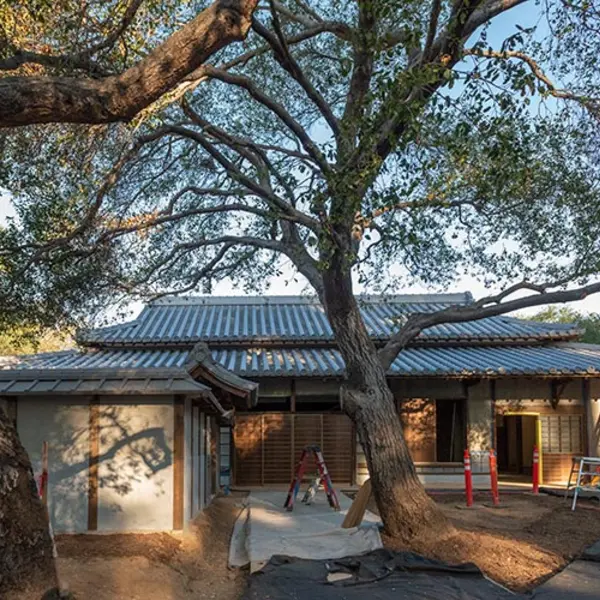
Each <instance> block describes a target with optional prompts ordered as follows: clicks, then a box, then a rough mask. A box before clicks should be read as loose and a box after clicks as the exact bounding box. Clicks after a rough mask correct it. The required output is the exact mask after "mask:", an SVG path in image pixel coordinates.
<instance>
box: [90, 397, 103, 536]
mask: <svg viewBox="0 0 600 600" xmlns="http://www.w3.org/2000/svg"><path fill="white" fill-rule="evenodd" d="M88 444H89V461H88V527H87V528H88V530H89V531H96V530H97V529H98V469H99V456H100V407H99V406H98V398H97V397H96V396H94V397H93V398H92V399H91V400H90V406H89V442H88Z"/></svg>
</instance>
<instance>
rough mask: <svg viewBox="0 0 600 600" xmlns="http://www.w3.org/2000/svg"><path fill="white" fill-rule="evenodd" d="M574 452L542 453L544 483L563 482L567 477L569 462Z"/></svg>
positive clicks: (569, 469)
mask: <svg viewBox="0 0 600 600" xmlns="http://www.w3.org/2000/svg"><path fill="white" fill-rule="evenodd" d="M573 456H576V455H575V454H550V453H545V454H544V455H543V467H542V468H543V471H544V473H543V476H544V479H543V481H544V483H564V482H565V481H567V480H568V479H569V473H570V472H571V462H572V458H573Z"/></svg>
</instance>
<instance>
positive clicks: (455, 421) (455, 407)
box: [435, 399, 467, 462]
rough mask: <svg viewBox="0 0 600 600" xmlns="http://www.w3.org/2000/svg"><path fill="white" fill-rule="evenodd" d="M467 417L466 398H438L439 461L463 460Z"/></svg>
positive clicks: (437, 451) (437, 442) (436, 418)
mask: <svg viewBox="0 0 600 600" xmlns="http://www.w3.org/2000/svg"><path fill="white" fill-rule="evenodd" d="M465 417H466V402H465V400H462V399H461V400H436V402H435V430H436V457H437V462H462V460H463V453H464V450H465V447H466V440H467V429H466V427H465V421H466V418H465Z"/></svg>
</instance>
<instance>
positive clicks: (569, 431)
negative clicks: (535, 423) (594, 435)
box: [540, 415, 583, 454]
mask: <svg viewBox="0 0 600 600" xmlns="http://www.w3.org/2000/svg"><path fill="white" fill-rule="evenodd" d="M540 421H541V422H542V451H543V452H549V453H556V454H580V453H581V452H582V451H583V445H582V435H581V428H582V418H581V415H542V416H540Z"/></svg>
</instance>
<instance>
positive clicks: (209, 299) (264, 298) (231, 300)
mask: <svg viewBox="0 0 600 600" xmlns="http://www.w3.org/2000/svg"><path fill="white" fill-rule="evenodd" d="M356 298H357V299H358V301H359V302H367V303H371V302H373V303H384V304H385V303H388V302H407V303H408V302H410V303H428V302H431V303H435V304H438V303H444V304H445V303H456V304H466V303H468V302H471V301H472V300H473V296H472V295H471V293H470V292H456V293H440V294H435V293H433V294H357V295H356ZM265 304H300V305H301V304H320V301H319V299H318V297H317V296H316V295H297V296H278V295H253V296H242V295H239V296H237V295H231V296H208V295H207V296H164V297H162V298H158V299H157V300H153V301H151V302H149V303H148V306H190V305H207V306H215V305H240V306H246V305H259V306H260V305H265Z"/></svg>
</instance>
